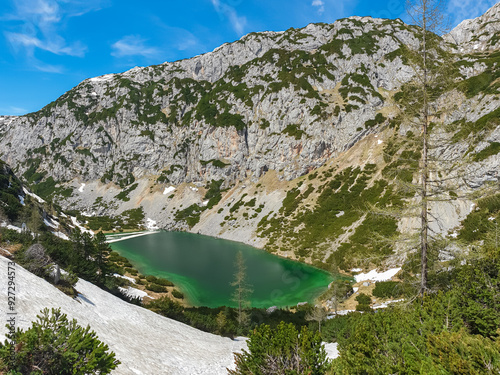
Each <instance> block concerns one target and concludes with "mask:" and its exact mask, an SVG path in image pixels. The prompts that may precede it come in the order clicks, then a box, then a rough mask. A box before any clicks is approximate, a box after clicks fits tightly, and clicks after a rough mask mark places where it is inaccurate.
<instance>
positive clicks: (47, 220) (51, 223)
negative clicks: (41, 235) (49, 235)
mask: <svg viewBox="0 0 500 375" xmlns="http://www.w3.org/2000/svg"><path fill="white" fill-rule="evenodd" d="M43 223H44V224H45V225H46V226H48V227H51V228H54V229H57V228H59V223H58V222H57V221H52V220H51V219H50V218H44V219H43Z"/></svg>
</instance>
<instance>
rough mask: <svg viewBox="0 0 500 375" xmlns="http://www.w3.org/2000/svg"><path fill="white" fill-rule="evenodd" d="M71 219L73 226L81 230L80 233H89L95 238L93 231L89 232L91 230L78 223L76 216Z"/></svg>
mask: <svg viewBox="0 0 500 375" xmlns="http://www.w3.org/2000/svg"><path fill="white" fill-rule="evenodd" d="M70 218H71V221H72V222H73V225H74V226H75V227H77V228H78V229H80V231H81V232H82V233H89V234H90V235H91V236H93V235H94V232H93V231H91V230H89V229H87V228H84V227H83V226H81V225H80V223H79V222H78V220H77V219H76V217H74V216H70Z"/></svg>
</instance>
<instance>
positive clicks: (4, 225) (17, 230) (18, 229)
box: [0, 221, 23, 233]
mask: <svg viewBox="0 0 500 375" xmlns="http://www.w3.org/2000/svg"><path fill="white" fill-rule="evenodd" d="M0 227H4V228H7V229H11V230H15V231H16V232H18V233H21V232H22V231H23V230H22V229H21V228H19V227H16V226H15V225H10V224H7V223H6V222H5V221H3V222H2V223H1V224H0Z"/></svg>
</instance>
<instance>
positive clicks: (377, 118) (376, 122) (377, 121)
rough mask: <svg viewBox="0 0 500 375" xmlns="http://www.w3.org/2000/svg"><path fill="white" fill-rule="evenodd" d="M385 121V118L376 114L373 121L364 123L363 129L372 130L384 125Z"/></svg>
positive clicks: (380, 114)
mask: <svg viewBox="0 0 500 375" xmlns="http://www.w3.org/2000/svg"><path fill="white" fill-rule="evenodd" d="M385 120H387V118H386V117H385V116H384V115H383V114H382V113H377V114H376V116H375V119H373V120H367V121H365V128H372V127H374V126H377V125H379V124H382V123H384V122H385Z"/></svg>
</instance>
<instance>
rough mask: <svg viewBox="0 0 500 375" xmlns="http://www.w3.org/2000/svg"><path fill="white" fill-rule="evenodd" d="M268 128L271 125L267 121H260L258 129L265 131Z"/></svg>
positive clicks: (263, 119) (262, 119)
mask: <svg viewBox="0 0 500 375" xmlns="http://www.w3.org/2000/svg"><path fill="white" fill-rule="evenodd" d="M269 126H271V123H270V122H269V121H268V120H266V119H265V118H261V119H260V123H259V128H261V129H267V128H268V127H269Z"/></svg>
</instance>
